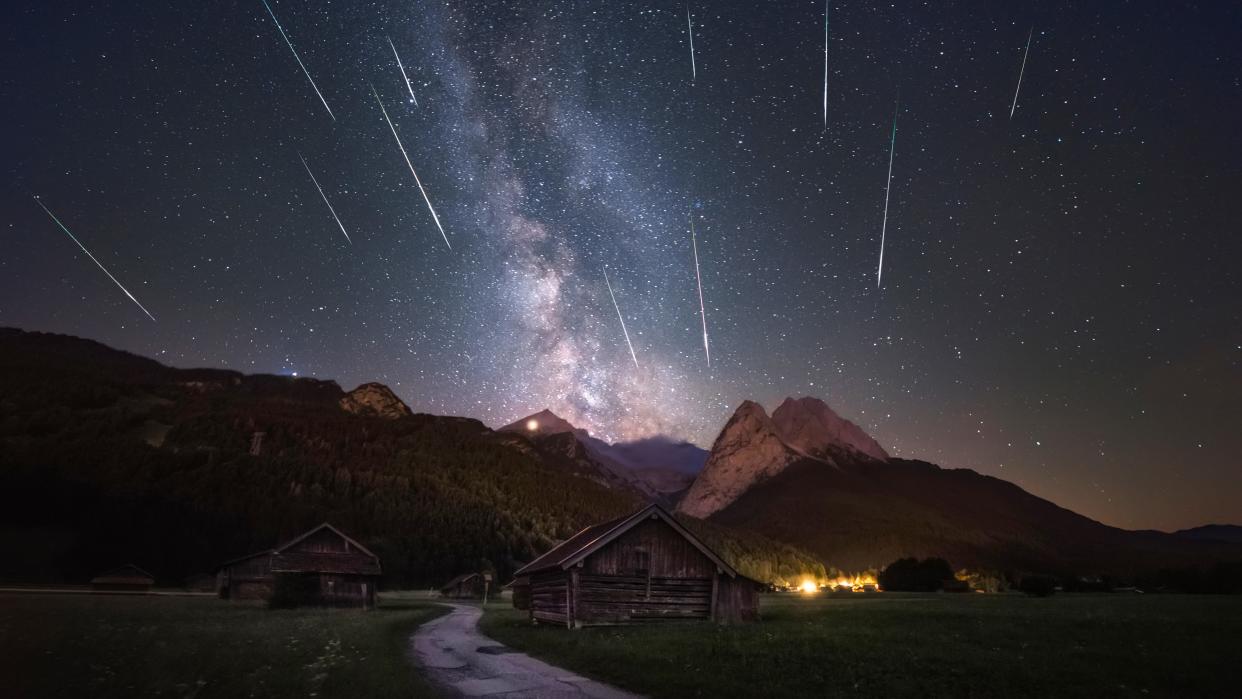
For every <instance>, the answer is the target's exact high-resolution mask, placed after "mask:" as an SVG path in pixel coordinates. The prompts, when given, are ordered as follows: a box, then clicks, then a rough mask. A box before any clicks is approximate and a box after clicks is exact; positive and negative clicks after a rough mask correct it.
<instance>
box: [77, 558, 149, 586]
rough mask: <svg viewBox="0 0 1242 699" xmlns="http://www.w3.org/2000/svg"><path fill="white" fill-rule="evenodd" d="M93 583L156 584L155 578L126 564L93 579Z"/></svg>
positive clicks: (136, 567)
mask: <svg viewBox="0 0 1242 699" xmlns="http://www.w3.org/2000/svg"><path fill="white" fill-rule="evenodd" d="M91 582H92V583H109V582H111V583H117V582H124V583H147V584H150V583H154V582H155V576H154V575H151V574H150V573H148V572H147V571H145V570H143V569H142V568H139V567H138V566H136V565H134V564H133V563H126V564H125V565H123V566H118V567H116V568H113V569H112V570H109V571H106V572H103V573H100V574H99V575H96V576H95V577H94V578H91Z"/></svg>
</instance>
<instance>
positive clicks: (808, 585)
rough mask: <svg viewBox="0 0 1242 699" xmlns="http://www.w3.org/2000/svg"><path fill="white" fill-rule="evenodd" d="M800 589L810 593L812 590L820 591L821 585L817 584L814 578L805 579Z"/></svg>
mask: <svg viewBox="0 0 1242 699" xmlns="http://www.w3.org/2000/svg"><path fill="white" fill-rule="evenodd" d="M798 589H800V590H802V591H803V592H805V593H808V594H810V593H812V592H818V591H819V585H816V584H815V581H814V580H803V581H802V585H801V586H800V587H799V588H798Z"/></svg>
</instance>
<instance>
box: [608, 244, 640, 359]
mask: <svg viewBox="0 0 1242 699" xmlns="http://www.w3.org/2000/svg"><path fill="white" fill-rule="evenodd" d="M604 283H605V284H607V285H608V295H609V296H611V297H612V307H613V308H615V309H617V318H618V319H620V321H621V332H622V334H624V335H625V344H626V345H627V346H628V347H629V348H630V359H633V360H634V368H635V369H637V368H639V367H638V355H636V354H634V344H633V343H631V342H630V333H629V331H628V330H626V329H625V317H624V316H622V315H621V307H620V306H618V305H617V295H616V294H614V293H612V282H610V281H608V268H607V267H605V268H604Z"/></svg>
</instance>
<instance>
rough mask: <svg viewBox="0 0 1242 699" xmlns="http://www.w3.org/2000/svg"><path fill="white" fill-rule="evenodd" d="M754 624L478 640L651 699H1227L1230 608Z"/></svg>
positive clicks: (793, 604) (894, 613)
mask: <svg viewBox="0 0 1242 699" xmlns="http://www.w3.org/2000/svg"><path fill="white" fill-rule="evenodd" d="M763 616H764V620H763V621H762V622H760V623H757V624H750V625H745V626H732V627H721V626H716V625H712V624H689V625H687V624H679V625H665V626H659V627H654V626H647V627H602V628H589V629H583V630H580V631H567V630H565V629H563V628H551V627H547V626H540V627H532V626H531V625H530V623H529V622H528V621H527V620H526V617H525V614H524V613H522V612H516V611H514V610H511V609H503V608H500V607H495V608H492V609H491V610H489V612H488V614H487V615H486V616H485V618H484V622H483V627H484V631H485V632H486V633H487V634H488V635H489V636H491V637H492V638H495V639H496V640H498V641H500V642H502V643H504V644H506V645H510V646H512V647H515V648H518V649H521V650H524V651H527V652H529V653H531V654H532V655H535V656H538V657H540V658H542V659H544V660H547V661H549V662H553V663H556V664H559V665H563V666H565V667H567V668H570V669H572V670H575V671H577V672H581V673H583V674H585V675H588V676H591V677H594V678H597V679H601V680H605V681H607V682H611V683H613V684H615V685H617V686H620V687H623V688H626V689H630V690H633V691H636V692H641V693H644V694H649V695H651V696H653V697H695V696H701V697H725V696H728V697H740V696H754V697H805V696H844V695H851V696H933V697H939V696H952V697H1065V696H1075V697H1113V696H1117V697H1121V696H1141V697H1152V696H1162V697H1238V696H1242V641H1240V640H1239V639H1242V597H1238V596H1190V595H1159V596H1157V595H1146V596H1123V595H1058V596H1055V597H1052V598H1048V599H1033V598H1026V597H1022V596H1009V595H925V596H917V595H910V596H904V595H896V594H884V593H881V594H874V595H870V594H869V595H863V594H861V593H859V594H853V595H850V594H845V595H840V596H837V595H831V596H817V597H814V598H804V597H800V596H797V595H793V594H791V595H768V596H765V597H764V599H763Z"/></svg>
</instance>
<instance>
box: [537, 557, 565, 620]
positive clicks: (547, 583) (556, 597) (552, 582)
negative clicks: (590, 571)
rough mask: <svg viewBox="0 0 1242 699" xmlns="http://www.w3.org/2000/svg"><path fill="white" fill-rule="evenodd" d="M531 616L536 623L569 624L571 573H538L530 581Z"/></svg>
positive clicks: (559, 571)
mask: <svg viewBox="0 0 1242 699" xmlns="http://www.w3.org/2000/svg"><path fill="white" fill-rule="evenodd" d="M530 616H531V618H532V619H534V620H536V621H548V622H553V623H557V624H567V623H569V572H568V571H561V570H556V571H551V572H547V573H536V574H535V575H532V576H531V581H530Z"/></svg>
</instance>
